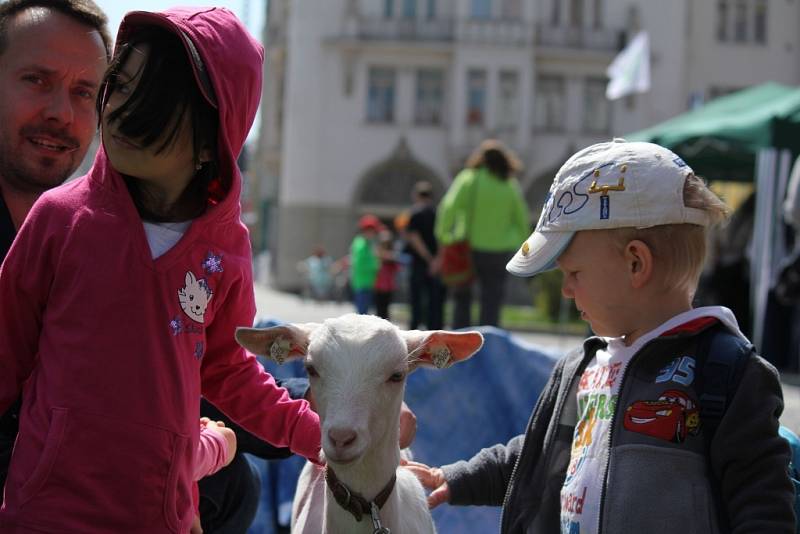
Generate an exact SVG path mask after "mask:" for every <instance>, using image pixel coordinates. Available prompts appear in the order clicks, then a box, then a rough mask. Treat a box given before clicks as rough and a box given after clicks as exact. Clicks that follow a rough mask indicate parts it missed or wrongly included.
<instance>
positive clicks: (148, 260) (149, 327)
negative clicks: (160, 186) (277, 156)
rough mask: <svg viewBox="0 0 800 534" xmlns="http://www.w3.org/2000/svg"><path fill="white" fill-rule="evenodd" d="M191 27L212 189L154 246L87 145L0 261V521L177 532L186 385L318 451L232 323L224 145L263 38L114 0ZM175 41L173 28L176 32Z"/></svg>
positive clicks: (314, 428) (240, 241) (241, 117)
mask: <svg viewBox="0 0 800 534" xmlns="http://www.w3.org/2000/svg"><path fill="white" fill-rule="evenodd" d="M141 24H158V25H161V26H164V27H167V28H169V29H171V30H172V31H174V32H176V33H178V34H182V35H184V36H186V37H188V38H189V39H191V42H192V44H193V45H194V48H195V49H196V50H197V52H198V53H199V55H200V57H201V58H202V60H203V62H204V64H205V67H206V69H207V72H208V76H209V78H210V80H211V84H212V86H213V91H214V94H215V98H216V101H217V108H218V111H219V122H220V135H219V143H218V146H219V154H218V161H219V165H220V172H221V176H222V178H223V180H222V182H223V183H229V184H230V189H229V190H228V191H227V194H226V195H225V196H224V198H222V199H221V200H219V202H217V203H214V204H213V205H211V206H210V207H209V209H208V210H207V211H206V213H205V214H204V215H202V216H201V217H199V218H198V219H196V220H195V221H194V222H193V223H192V224H191V226H190V227H189V229H188V230H187V232H186V234H185V235H184V236H183V238H182V239H181V240H180V241H179V242H178V243H177V244H176V245H175V246H174V247H173V248H172V249H171V250H169V251H168V252H167V253H166V254H164V255H163V256H160V257H159V258H157V259H155V260H153V259H152V256H151V254H150V249H149V246H148V243H147V238H146V236H145V232H144V229H143V226H142V221H141V219H140V217H139V215H138V213H137V211H136V208H135V207H134V204H133V202H132V200H131V197H130V195H129V194H128V192H127V189H126V187H125V184H124V182H123V180H122V177H121V176H120V175H119V173H117V172H116V171H115V170H114V169H113V168H112V167H111V165H110V162H109V161H108V159H107V157H106V154H105V151H104V150H103V148H101V149H100V150H99V152H98V154H97V157H96V159H95V162H94V165H93V167H92V169H91V170H90V171H89V174H88V175H87V176H85V177H83V178H81V179H78V180H76V181H73V182H71V183H68V184H65V185H64V186H61V187H59V188H57V189H54V190H51V191H49V192H47V193H45V194H44V195H42V197H41V199H40V200H39V202H37V203H36V205H35V206H34V208H33V210H32V211H31V213H30V215H29V217H28V218H27V220H26V222H25V224H24V225H23V226H22V228H21V230H20V233H19V236H18V238H17V240H16V241H15V243H14V245H13V246H12V248H11V250H10V252H9V255H8V257H7V259H6V262H5V263H4V264H3V267H2V270H0V303H2V305H1V306H0V332H2V333H3V334H2V336H0V413H1V412H4V411H5V410H6V409H7V408H8V406H9V405H10V403H11V402H12V401H13V400H14V399H16V398H17V396H18V395H19V393H20V391H22V393H23V405H22V412H21V417H20V423H21V424H20V432H19V436H18V439H17V443H16V446H15V449H14V454H13V457H12V461H11V468H10V471H9V476H8V480H7V483H6V492H5V502H4V504H3V508H2V509H0V531H2V532H4V533H5V532H27V531H30V530H34V529H35V530H36V531H37V532H40V531H45V532H59V533H65V532H74V533H81V534H89V533H100V532H102V533H109V532H125V533H148V534H154V533H162V532H188V530H189V526H190V524H191V520H192V516H193V510H192V505H191V484H192V459H193V452H194V450H195V448H196V446H197V439H198V424H197V421H198V417H199V401H200V396H201V394H202V395H204V396H205V397H206V398H208V399H209V400H210V401H211V402H213V403H214V404H215V405H217V406H218V407H219V408H220V409H222V410H223V411H224V412H225V413H226V414H228V415H229V416H230V417H231V418H232V419H234V420H235V421H237V422H238V423H240V424H241V425H242V426H243V427H245V428H247V429H248V430H250V431H251V432H253V433H254V434H257V435H258V436H260V437H262V438H263V439H265V440H266V441H269V442H271V443H273V444H275V445H277V446H281V447H285V446H288V447H290V448H291V449H292V450H293V451H295V452H297V453H299V454H302V455H304V456H306V457H310V458H314V459H316V458H317V455H318V451H319V446H320V431H319V420H318V418H317V416H316V414H314V412H312V411H311V410H310V409H309V407H308V403H306V402H305V401H293V400H291V399H290V398H289V396H288V395H287V394H286V392H285V390H283V389H280V388H278V387H277V386H276V385H275V382H274V380H273V379H272V377H271V376H269V375H268V374H266V373H265V372H264V371H263V370H262V369H261V367H260V366H259V365H258V363H257V362H256V360H255V358H254V357H253V356H252V355H249V354H247V353H245V352H244V350H243V349H241V348H240V347H239V346H238V345H237V344H236V342H235V341H234V330H235V328H236V327H237V326H249V325H252V322H253V317H254V314H255V303H254V297H253V280H252V269H251V257H250V243H249V239H248V235H247V229H246V228H245V226H244V225H243V224H242V223H241V222H240V220H239V215H240V209H239V194H240V190H241V176H240V174H239V170H238V169H237V166H236V159H237V156H238V154H239V152H240V151H241V148H242V145H243V143H244V141H245V138H246V136H247V133H248V130H249V129H250V126H251V125H252V122H253V119H254V117H255V113H256V109H257V107H258V102H259V97H260V95H261V66H262V60H263V50H262V48H261V46H260V45H259V44H258V43H257V42H256V41H255V40H254V39H253V38H252V37H251V36H250V35H249V34H248V33H247V32H246V30H245V29H244V27H243V26H242V25H241V23H240V22H239V21H238V20H237V19H236V17H235V16H234V15H233V14H232V13H230V12H229V11H227V10H225V9H215V8H210V9H203V10H189V9H173V10H170V11H167V12H164V13H162V14H153V13H142V12H138V13H136V12H135V13H129V14H128V15H127V16H126V17H125V19H124V20H123V22H122V26H121V27H120V32H119V34H120V35H124V34H125V33H126V32H130V31H132V29H133V28H135V26H137V25H141ZM190 48H191V46H187V50H188V49H190Z"/></svg>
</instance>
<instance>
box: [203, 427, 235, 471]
mask: <svg viewBox="0 0 800 534" xmlns="http://www.w3.org/2000/svg"><path fill="white" fill-rule="evenodd" d="M200 426H201V427H203V428H206V429H208V430H211V431H213V432H216V433H217V434H220V435H221V436H222V437H223V438H225V441H226V442H227V443H228V455H227V456H226V457H225V465H226V466H227V465H229V464H230V463H231V462H232V461H233V457H234V456H235V455H236V434H235V433H234V432H233V430H231V429H230V428H227V427H226V426H225V423H224V422H222V421H212V420H211V419H209V418H208V417H201V418H200Z"/></svg>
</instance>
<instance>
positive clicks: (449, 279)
mask: <svg viewBox="0 0 800 534" xmlns="http://www.w3.org/2000/svg"><path fill="white" fill-rule="evenodd" d="M440 276H441V278H442V282H444V284H445V285H446V286H448V287H461V286H465V285H467V284H469V283H471V282H472V280H473V279H474V278H475V270H474V269H473V267H472V250H471V249H470V246H469V241H467V240H466V239H465V240H463V241H456V242H455V243H450V244H449V245H443V246H442V266H441V269H440Z"/></svg>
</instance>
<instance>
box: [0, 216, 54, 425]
mask: <svg viewBox="0 0 800 534" xmlns="http://www.w3.org/2000/svg"><path fill="white" fill-rule="evenodd" d="M42 204H46V203H43V202H37V203H36V204H35V205H34V207H33V209H32V210H31V212H30V213H29V215H28V218H27V219H26V221H25V223H24V224H23V225H22V227H21V228H20V231H19V234H18V235H17V238H16V239H15V240H14V243H13V244H12V246H11V248H10V250H9V252H8V254H7V255H6V258H5V260H4V261H3V265H2V267H1V268H0V302H2V303H3V305H2V306H0V332H2V335H0V413H4V412H5V411H6V410H7V409H8V407H9V406H10V405H11V403H12V402H14V401H15V400H16V399H17V397H18V396H19V394H20V391H21V389H22V384H23V382H25V380H26V379H27V378H28V376H29V375H30V373H31V371H32V370H33V367H34V364H35V361H36V354H37V352H38V350H39V335H40V333H41V327H42V318H43V315H44V312H45V307H46V304H47V300H48V297H49V292H50V287H51V285H52V282H53V276H54V273H55V269H56V267H55V259H54V258H56V257H57V256H58V252H59V251H58V250H57V249H58V248H59V247H60V245H58V241H59V240H58V239H57V238H55V237H54V236H53V232H52V231H51V226H52V227H58V226H59V225H58V224H56V223H53V222H51V221H50V218H51V217H55V218H58V217H57V215H59V213H58V210H57V209H56V208H53V209H52V210H51V211H48V210H47V209H43V206H42ZM63 225H64V223H62V224H61V226H63Z"/></svg>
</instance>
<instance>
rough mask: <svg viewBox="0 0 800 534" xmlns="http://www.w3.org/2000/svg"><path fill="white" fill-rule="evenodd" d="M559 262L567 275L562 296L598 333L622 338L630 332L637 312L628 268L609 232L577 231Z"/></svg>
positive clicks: (562, 286) (559, 266) (559, 265)
mask: <svg viewBox="0 0 800 534" xmlns="http://www.w3.org/2000/svg"><path fill="white" fill-rule="evenodd" d="M556 263H557V264H558V268H559V270H560V271H561V272H562V274H563V275H564V278H563V281H562V284H561V293H562V294H563V295H564V296H565V297H566V298H569V299H573V300H574V301H575V306H576V307H577V308H578V310H579V311H580V312H581V319H583V320H584V321H586V322H588V323H589V325H590V326H591V327H592V330H593V331H594V333H595V334H597V335H600V336H605V337H619V336H622V335H625V334H627V333H628V332H629V330H630V327H631V326H632V325H633V324H634V322H633V319H634V318H635V310H634V306H633V305H632V288H631V285H630V278H629V276H628V266H627V263H626V261H625V258H624V256H623V254H622V253H621V252H620V251H619V250H618V249H617V247H616V246H615V245H614V243H613V242H612V240H611V238H610V236H609V233H608V231H605V230H586V231H582V232H578V233H577V234H575V236H574V237H573V238H572V242H571V243H570V245H569V246H568V247H567V249H566V250H565V251H564V252H563V253H562V254H561V256H560V257H559V258H558V261H557V262H556Z"/></svg>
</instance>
